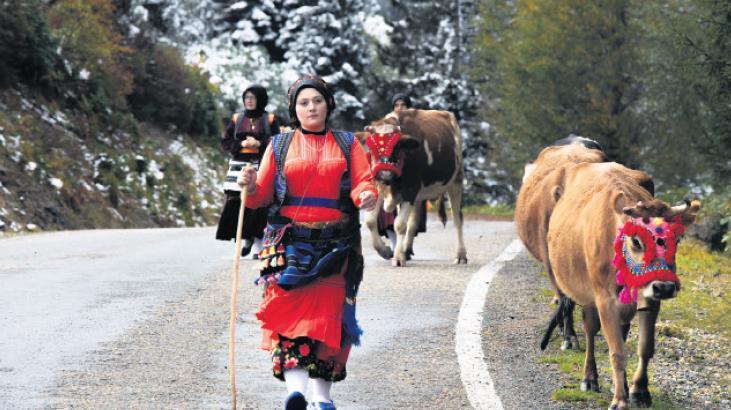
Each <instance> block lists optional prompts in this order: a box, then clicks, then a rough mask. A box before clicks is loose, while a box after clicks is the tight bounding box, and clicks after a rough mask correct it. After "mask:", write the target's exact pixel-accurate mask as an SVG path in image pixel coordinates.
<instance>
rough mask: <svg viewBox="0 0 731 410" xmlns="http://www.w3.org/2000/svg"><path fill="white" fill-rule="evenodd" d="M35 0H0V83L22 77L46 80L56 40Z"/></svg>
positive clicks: (37, 81) (31, 80) (36, 81)
mask: <svg viewBox="0 0 731 410" xmlns="http://www.w3.org/2000/svg"><path fill="white" fill-rule="evenodd" d="M42 7H43V4H42V2H41V1H39V0H31V1H19V2H18V1H13V2H9V1H4V2H2V3H0V87H6V86H9V85H12V84H14V83H15V82H17V81H19V80H23V81H25V82H27V83H30V84H42V83H47V82H48V81H49V80H50V78H51V77H52V76H53V72H54V67H55V63H56V57H55V49H56V43H55V41H53V39H52V38H51V34H50V32H49V30H48V25H47V24H46V19H45V14H44V13H43V11H42Z"/></svg>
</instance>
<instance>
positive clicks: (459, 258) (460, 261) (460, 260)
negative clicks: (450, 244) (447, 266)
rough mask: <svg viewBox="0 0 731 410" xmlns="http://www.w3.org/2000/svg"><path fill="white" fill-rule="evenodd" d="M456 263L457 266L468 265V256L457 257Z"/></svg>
mask: <svg viewBox="0 0 731 410" xmlns="http://www.w3.org/2000/svg"><path fill="white" fill-rule="evenodd" d="M454 263H455V265H459V264H460V263H464V264H465V265H466V264H467V257H466V256H457V257H456V258H455V259H454Z"/></svg>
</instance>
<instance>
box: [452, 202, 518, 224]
mask: <svg viewBox="0 0 731 410" xmlns="http://www.w3.org/2000/svg"><path fill="white" fill-rule="evenodd" d="M514 211H515V210H514V209H513V208H512V207H509V206H507V205H468V206H464V207H462V213H463V214H464V215H468V216H471V217H477V218H486V219H495V220H504V221H510V220H512V219H513V213H514Z"/></svg>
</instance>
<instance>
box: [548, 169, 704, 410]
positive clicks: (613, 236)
mask: <svg viewBox="0 0 731 410" xmlns="http://www.w3.org/2000/svg"><path fill="white" fill-rule="evenodd" d="M648 179H649V177H648V175H647V174H645V173H644V172H641V171H635V170H631V169H629V168H626V167H624V166H622V165H619V164H616V163H613V162H605V163H580V164H576V165H573V166H571V167H569V168H568V169H566V171H565V176H564V179H563V184H561V185H560V186H562V187H563V193H562V195H561V197H560V200H559V201H558V202H557V203H556V205H555V207H554V210H553V213H552V215H551V218H550V222H549V226H548V255H549V260H550V265H551V267H552V268H553V273H554V277H555V280H556V284H557V285H558V288H559V289H560V291H561V292H563V293H564V294H565V295H566V296H568V297H570V298H571V299H572V300H574V301H576V303H578V304H580V305H582V306H584V310H585V312H586V313H587V314H588V315H589V316H591V314H592V313H598V316H599V320H600V321H601V328H602V329H603V333H604V336H605V338H606V340H607V344H608V345H609V354H610V361H611V365H612V372H613V374H612V379H613V384H614V397H613V400H612V405H611V407H610V408H611V409H626V408H628V392H627V387H626V374H625V372H626V365H627V356H626V353H625V344H624V339H625V338H626V335H627V331H628V329H629V321H630V320H631V319H632V317H633V316H634V313H635V311H638V312H639V316H640V334H639V343H638V356H639V365H638V368H637V372H636V373H635V375H634V377H633V380H632V386H631V388H630V395H631V397H630V398H631V400H632V401H633V403H637V404H639V405H649V404H650V403H651V396H650V392H649V390H648V388H647V384H648V380H647V364H648V362H649V359H650V358H651V357H652V356H653V353H654V335H655V320H656V318H657V314H658V312H659V309H660V301H661V300H662V299H667V298H671V297H674V296H675V294H676V293H677V290H678V289H679V283H680V282H679V280H678V279H677V277H676V276H675V260H674V258H675V255H674V253H675V249H676V248H675V247H676V245H677V241H678V240H679V238H680V235H681V234H682V231H683V230H684V226H686V225H689V224H691V223H692V222H693V221H694V219H695V215H696V213H697V212H698V209H699V208H700V202H698V201H694V202H693V203H692V204H690V206H688V204H686V205H685V206H681V207H675V208H671V207H670V206H668V205H667V204H666V203H664V202H662V201H659V200H656V199H654V198H653V196H652V195H651V194H650V193H649V192H648V191H647V190H646V189H645V188H643V187H642V185H641V183H643V181H647V180H648ZM617 251H618V252H617ZM615 254H618V256H617V257H616V258H615ZM618 271H619V272H621V273H622V275H618V274H617V272H618ZM620 278H621V279H622V280H621V281H620ZM620 283H622V284H624V286H621V285H620ZM628 284H632V285H631V286H630V285H628ZM618 295H619V296H618ZM630 295H631V296H632V297H630ZM635 298H636V301H634V300H633V299H635ZM584 326H585V331H586V362H585V365H584V380H583V381H582V389H591V390H598V384H597V379H598V378H597V372H596V363H595V362H594V336H595V335H596V333H597V331H598V330H599V323H598V322H597V321H596V320H593V318H592V317H586V318H585V320H584Z"/></svg>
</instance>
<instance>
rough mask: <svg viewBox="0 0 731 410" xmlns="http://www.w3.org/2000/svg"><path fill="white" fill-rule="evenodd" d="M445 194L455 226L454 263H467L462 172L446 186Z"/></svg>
mask: <svg viewBox="0 0 731 410" xmlns="http://www.w3.org/2000/svg"><path fill="white" fill-rule="evenodd" d="M447 196H449V204H450V205H451V206H452V220H453V221H454V227H455V228H457V255H456V257H455V258H454V263H457V264H459V263H467V251H466V250H465V247H464V237H463V235H462V224H463V219H462V173H460V175H458V176H457V179H456V180H455V182H454V183H452V184H451V185H450V186H449V188H447Z"/></svg>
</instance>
